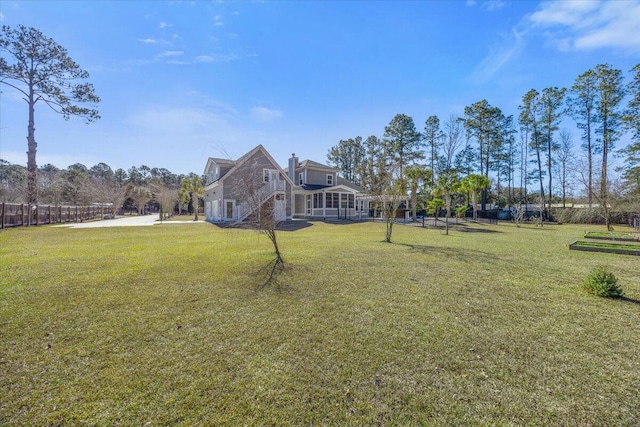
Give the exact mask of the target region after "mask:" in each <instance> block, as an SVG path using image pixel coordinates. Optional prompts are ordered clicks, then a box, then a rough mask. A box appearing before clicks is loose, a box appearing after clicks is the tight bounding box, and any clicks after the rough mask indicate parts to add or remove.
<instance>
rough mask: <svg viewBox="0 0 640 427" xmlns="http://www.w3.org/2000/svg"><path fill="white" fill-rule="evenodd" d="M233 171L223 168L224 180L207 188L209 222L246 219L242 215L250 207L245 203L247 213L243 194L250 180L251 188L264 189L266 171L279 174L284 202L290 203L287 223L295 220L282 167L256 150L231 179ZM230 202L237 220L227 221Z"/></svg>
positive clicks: (205, 197)
mask: <svg viewBox="0 0 640 427" xmlns="http://www.w3.org/2000/svg"><path fill="white" fill-rule="evenodd" d="M214 167H215V164H214ZM231 169H232V168H231V167H227V168H224V169H223V168H221V173H220V176H221V179H220V180H219V181H218V182H216V183H213V184H211V185H209V186H207V187H206V188H205V196H204V200H205V209H206V210H205V214H206V218H207V220H208V221H214V222H217V221H233V220H238V219H242V218H239V216H240V217H242V216H246V215H242V214H243V213H246V212H247V211H246V209H247V204H246V203H244V209H245V210H244V211H242V206H241V205H242V204H243V199H244V198H245V195H244V194H243V193H244V192H245V190H244V189H245V188H246V185H247V180H249V181H250V182H251V183H252V184H251V185H254V184H255V185H261V184H262V183H263V182H264V181H263V179H264V175H263V171H264V170H265V169H268V170H275V171H277V173H278V182H279V183H280V184H277V187H278V188H280V187H281V188H282V189H283V190H284V191H283V193H284V200H285V201H286V208H285V209H284V211H285V216H286V218H287V219H290V218H292V217H293V211H292V206H291V201H292V188H291V185H290V184H289V181H287V178H286V175H285V174H284V172H283V171H282V169H281V168H280V166H279V165H277V164H274V163H273V162H272V161H271V159H270V158H269V157H268V156H267V155H265V153H264V152H263V151H262V150H256V151H255V152H254V153H252V154H251V155H250V157H249V158H245V159H242V161H241V163H240V164H238V166H237V168H235V169H233V172H232V173H231V174H230V175H228V172H229V171H230V170H231ZM206 172H207V171H205V173H206ZM225 175H226V176H225ZM274 191H278V190H277V189H276V190H274ZM229 202H233V204H234V215H233V218H228V217H227V203H229Z"/></svg>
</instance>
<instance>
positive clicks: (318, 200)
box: [313, 193, 324, 209]
mask: <svg viewBox="0 0 640 427" xmlns="http://www.w3.org/2000/svg"><path fill="white" fill-rule="evenodd" d="M323 205H324V203H323V202H322V193H316V194H314V195H313V208H314V209H322V207H323Z"/></svg>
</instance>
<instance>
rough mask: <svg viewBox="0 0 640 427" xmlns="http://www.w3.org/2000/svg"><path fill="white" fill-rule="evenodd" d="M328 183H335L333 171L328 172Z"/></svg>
mask: <svg viewBox="0 0 640 427" xmlns="http://www.w3.org/2000/svg"><path fill="white" fill-rule="evenodd" d="M327 185H333V174H332V173H328V174H327Z"/></svg>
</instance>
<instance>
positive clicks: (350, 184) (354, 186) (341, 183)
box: [336, 175, 364, 193]
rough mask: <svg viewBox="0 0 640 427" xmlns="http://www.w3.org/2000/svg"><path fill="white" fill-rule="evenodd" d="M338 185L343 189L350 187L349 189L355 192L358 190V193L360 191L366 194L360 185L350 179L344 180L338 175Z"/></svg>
mask: <svg viewBox="0 0 640 427" xmlns="http://www.w3.org/2000/svg"><path fill="white" fill-rule="evenodd" d="M336 185H337V186H343V187H349V188H351V189H353V190H356V191H358V192H360V193H364V188H362V187H361V186H359V185H358V184H355V183H353V182H351V181H349V180H348V179H346V178H343V177H341V176H339V175H338V180H337V182H336Z"/></svg>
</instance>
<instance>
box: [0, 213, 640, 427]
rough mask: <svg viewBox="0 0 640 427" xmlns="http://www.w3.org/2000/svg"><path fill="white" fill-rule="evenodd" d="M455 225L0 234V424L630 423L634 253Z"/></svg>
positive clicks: (634, 412) (636, 287) (637, 324)
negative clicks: (593, 284)
mask: <svg viewBox="0 0 640 427" xmlns="http://www.w3.org/2000/svg"><path fill="white" fill-rule="evenodd" d="M466 230H467V231H465V232H462V231H457V230H453V231H451V233H450V235H449V236H445V235H444V233H443V232H442V231H439V230H435V229H422V228H416V227H408V226H397V227H395V228H394V235H393V239H394V241H395V243H394V244H386V243H383V242H382V240H383V238H384V225H383V224H374V223H360V224H349V225H335V224H334V225H332V224H325V223H319V222H318V223H312V225H311V226H310V227H307V228H303V229H300V230H298V231H291V232H281V233H280V235H279V239H280V246H281V249H282V252H283V255H284V257H285V261H286V262H287V269H286V270H285V272H284V273H283V275H282V276H281V277H280V279H279V282H278V284H277V285H272V286H269V287H266V288H264V289H261V290H257V288H258V287H259V285H260V284H261V283H262V281H261V277H260V275H259V270H260V268H261V267H262V266H264V265H265V264H266V263H267V262H268V261H269V260H270V259H271V248H270V246H269V242H268V240H267V239H266V237H264V236H261V235H259V234H257V233H255V232H252V231H248V230H239V229H221V228H218V227H216V226H213V225H211V224H185V225H181V224H167V225H160V226H154V227H139V228H137V227H127V228H105V229H64V228H51V227H30V228H22V229H10V230H4V231H2V232H0V265H1V267H0V373H1V375H0V396H1V397H0V425H2V426H23V425H39V426H46V425H52V426H54V425H60V426H73V425H122V426H128V425H132V426H141V425H145V426H147V425H148V426H162V425H172V426H174V425H178V426H180V425H183V426H190V425H215V426H220V425H234V426H235V425H278V426H280V425H285V426H286V425H296V426H297V425H350V426H358V425H362V426H370V425H374V426H375V425H381V426H396V425H398V426H409V425H435V426H455V425H461V426H463V425H464V426H467V425H478V426H486V425H498V426H510V425H513V426H522V425H527V426H538V425H553V426H557V425H567V426H605V425H606V426H637V425H640V302H639V300H640V274H639V271H640V263H639V261H638V259H637V257H630V256H619V255H613V254H602V253H588V252H577V251H569V249H568V244H569V243H570V242H572V241H574V240H576V239H577V238H579V237H581V236H582V235H583V234H584V226H570V225H561V226H554V225H545V226H544V227H543V228H534V227H533V226H531V227H528V228H527V227H522V228H516V227H515V226H512V225H511V224H501V225H497V226H495V225H494V226H488V225H478V226H469V227H467V228H466ZM629 231H631V230H629ZM597 265H606V266H607V267H608V268H609V270H610V271H611V272H613V273H614V274H615V275H616V276H617V278H618V284H619V285H620V286H622V287H623V288H624V289H625V291H626V299H622V300H611V299H603V298H597V297H593V296H590V295H588V294H586V293H584V292H583V291H582V290H581V288H580V283H581V281H582V280H583V279H584V278H585V277H586V276H587V275H588V274H589V272H590V271H591V270H592V269H593V268H594V267H595V266H597Z"/></svg>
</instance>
